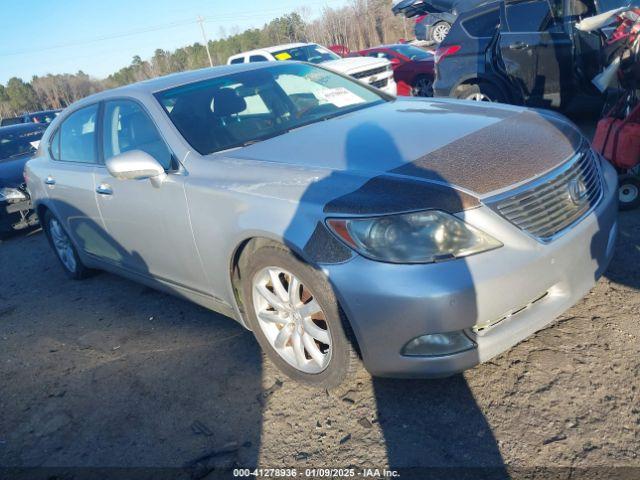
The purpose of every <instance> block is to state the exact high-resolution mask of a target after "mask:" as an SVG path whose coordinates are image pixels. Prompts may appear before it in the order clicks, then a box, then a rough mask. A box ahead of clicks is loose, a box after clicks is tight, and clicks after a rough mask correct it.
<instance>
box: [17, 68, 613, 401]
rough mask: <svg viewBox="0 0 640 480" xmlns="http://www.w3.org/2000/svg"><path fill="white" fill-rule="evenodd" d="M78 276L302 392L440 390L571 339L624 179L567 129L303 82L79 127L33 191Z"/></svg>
mask: <svg viewBox="0 0 640 480" xmlns="http://www.w3.org/2000/svg"><path fill="white" fill-rule="evenodd" d="M25 175H26V178H27V182H28V187H29V190H30V192H31V194H32V196H33V201H34V205H35V207H36V209H37V211H38V214H39V216H40V218H41V221H42V225H43V227H44V230H45V232H46V234H47V236H48V238H49V240H50V242H51V245H52V246H53V250H54V251H55V253H56V255H57V256H58V258H59V259H60V262H61V264H62V266H63V267H64V269H65V271H66V272H67V273H68V274H69V275H70V276H71V277H73V278H77V279H79V278H82V277H85V276H86V275H87V273H88V272H89V271H90V270H92V269H100V270H107V271H111V272H114V273H117V274H120V275H123V276H126V277H129V278H131V279H133V280H135V281H138V282H141V283H144V284H147V285H149V286H152V287H155V288H158V289H161V290H164V291H166V292H170V293H173V294H175V295H179V296H181V297H183V298H186V299H189V300H192V301H194V302H196V303H198V304H200V305H204V306H205V307H208V308H210V309H212V310H215V311H217V312H220V313H222V314H224V315H227V316H229V317H232V318H234V319H236V320H237V321H238V322H240V323H241V324H242V325H243V326H245V327H246V328H248V329H250V330H251V331H253V333H254V334H255V336H256V338H257V340H258V342H259V343H260V345H261V346H262V348H263V350H264V351H265V353H266V354H267V356H268V357H269V358H270V359H271V360H272V361H273V362H274V363H275V364H276V365H277V366H278V367H279V368H280V369H282V370H283V371H284V372H285V373H286V374H288V375H289V376H291V377H292V378H294V379H296V380H298V381H302V382H307V383H311V384H314V385H317V386H322V387H327V388H329V387H334V386H336V385H338V384H341V383H342V382H344V381H345V379H346V378H347V377H348V376H349V375H350V373H351V372H352V371H353V369H354V368H355V367H356V366H357V365H358V363H359V362H362V363H363V364H364V366H365V367H366V368H367V369H368V370H369V372H370V373H371V374H373V375H377V376H394V377H437V376H445V375H451V374H454V373H456V372H460V371H463V370H465V369H468V368H471V367H473V366H475V365H477V364H479V363H481V362H483V361H486V360H488V359H490V358H492V357H494V356H495V355H498V354H499V353H501V352H503V351H505V350H506V349H508V348H510V347H511V346H513V345H515V344H516V343H518V342H520V341H521V340H523V339H525V338H526V337H527V336H529V335H531V334H532V333H533V332H535V331H537V330H539V329H541V328H543V327H545V326H546V325H548V324H549V323H551V322H552V321H553V320H554V318H556V317H557V316H558V315H560V314H561V313H563V312H564V311H565V310H567V309H568V308H569V307H571V306H572V305H573V304H575V303H576V302H577V301H579V300H580V299H581V297H582V296H583V295H585V293H587V292H588V291H589V289H590V288H591V287H592V286H593V285H594V283H595V281H596V280H597V278H598V277H599V276H600V275H601V274H602V273H603V271H604V270H605V269H606V267H607V265H608V263H609V261H610V259H611V257H612V255H613V251H614V245H615V241H616V232H617V228H616V225H617V223H616V219H617V203H616V202H617V200H616V198H617V197H616V173H615V171H614V170H613V168H611V167H610V166H609V165H608V164H607V163H606V162H604V161H603V160H602V159H601V158H600V157H599V156H598V155H597V154H595V153H594V152H593V151H592V150H591V148H590V146H589V143H588V142H587V141H586V140H585V139H584V138H583V136H582V135H581V134H580V133H579V132H578V131H577V129H576V128H575V127H574V126H573V125H572V124H571V123H570V122H568V121H567V120H565V119H564V117H562V116H560V115H557V114H553V113H549V112H542V111H535V110H528V109H524V108H518V107H513V106H506V105H497V104H496V105H490V104H477V103H473V102H464V101H455V100H446V99H445V100H430V99H417V98H406V99H396V98H394V97H390V96H388V95H386V94H384V93H381V92H380V91H377V90H375V89H372V88H369V87H368V86H365V85H362V84H360V83H357V82H355V81H353V80H351V79H349V78H347V77H343V76H341V75H339V74H336V73H333V72H331V71H328V70H325V69H323V68H320V67H318V66H313V65H309V64H304V63H288V62H287V63H286V64H285V63H283V64H266V63H261V64H249V65H232V66H228V67H220V68H215V69H205V70H200V71H194V72H189V73H182V74H176V75H171V76H167V77H163V78H158V79H155V80H150V81H146V82H142V83H138V84H135V85H131V86H127V87H123V88H119V89H116V90H111V91H107V92H103V93H100V94H97V95H94V96H91V97H89V98H86V99H84V100H82V101H80V102H78V103H77V104H74V105H73V106H71V107H70V108H67V109H66V110H65V111H64V112H63V113H62V114H61V115H60V116H59V117H58V118H57V119H56V120H54V122H53V123H52V124H51V126H50V127H49V129H48V130H47V132H46V134H45V136H44V138H43V140H42V143H41V145H40V149H39V152H38V153H37V155H36V157H35V158H34V159H33V160H31V161H30V162H29V163H28V165H27V169H26V172H25Z"/></svg>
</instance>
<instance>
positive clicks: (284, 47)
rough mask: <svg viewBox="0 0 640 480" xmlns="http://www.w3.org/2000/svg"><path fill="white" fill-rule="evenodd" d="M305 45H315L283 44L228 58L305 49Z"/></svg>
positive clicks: (248, 51)
mask: <svg viewBox="0 0 640 480" xmlns="http://www.w3.org/2000/svg"><path fill="white" fill-rule="evenodd" d="M307 45H316V44H315V43H285V44H283V45H275V46H273V47H264V48H256V49H254V50H247V51H246V52H242V53H238V54H236V55H231V57H229V58H236V57H243V56H245V55H251V54H252V53H264V52H267V53H275V52H279V51H281V50H289V49H291V48H300V47H306V46H307Z"/></svg>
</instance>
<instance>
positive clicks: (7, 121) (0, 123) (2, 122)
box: [0, 117, 24, 127]
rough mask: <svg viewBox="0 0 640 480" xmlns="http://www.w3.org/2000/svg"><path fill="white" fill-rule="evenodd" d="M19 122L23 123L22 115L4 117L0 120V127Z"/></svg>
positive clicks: (18, 123)
mask: <svg viewBox="0 0 640 480" xmlns="http://www.w3.org/2000/svg"><path fill="white" fill-rule="evenodd" d="M21 123H24V119H23V118H22V117H5V118H3V119H2V120H0V127H9V126H11V125H20V124H21Z"/></svg>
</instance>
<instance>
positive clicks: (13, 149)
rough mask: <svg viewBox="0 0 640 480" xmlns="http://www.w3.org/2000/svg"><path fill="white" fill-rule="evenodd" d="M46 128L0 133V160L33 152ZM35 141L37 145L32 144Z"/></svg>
mask: <svg viewBox="0 0 640 480" xmlns="http://www.w3.org/2000/svg"><path fill="white" fill-rule="evenodd" d="M43 133H44V130H35V131H30V132H21V133H4V134H3V133H0V162H1V161H3V160H7V159H9V158H14V157H19V156H22V155H27V154H33V153H35V152H36V150H37V145H38V143H37V142H39V141H40V139H41V138H42V134H43ZM32 142H33V143H35V145H33V144H32Z"/></svg>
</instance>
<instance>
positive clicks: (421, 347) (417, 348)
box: [402, 331, 476, 357]
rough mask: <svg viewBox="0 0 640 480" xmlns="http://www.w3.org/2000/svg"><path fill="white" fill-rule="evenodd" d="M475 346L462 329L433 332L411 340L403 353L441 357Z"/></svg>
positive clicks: (414, 355) (411, 355) (415, 355)
mask: <svg viewBox="0 0 640 480" xmlns="http://www.w3.org/2000/svg"><path fill="white" fill-rule="evenodd" d="M473 348H476V344H475V343H473V341H471V339H470V338H469V337H467V336H466V335H465V334H464V332H462V331H458V332H448V333H433V334H431V335H423V336H421V337H416V338H414V339H413V340H411V341H410V342H409V343H407V344H406V345H405V346H404V348H403V349H402V354H403V355H407V356H410V357H439V356H442V355H452V354H454V353H460V352H465V351H467V350H471V349H473Z"/></svg>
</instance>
